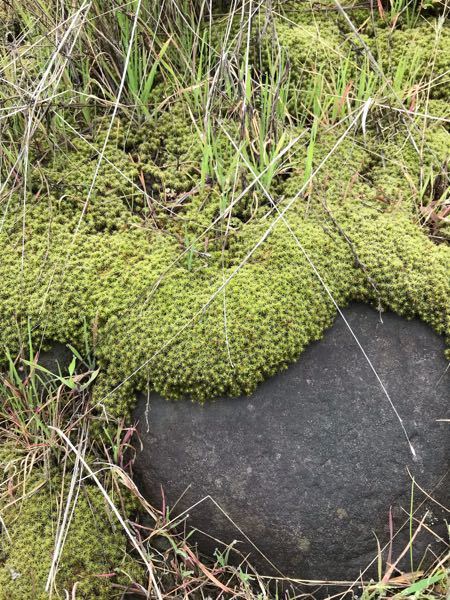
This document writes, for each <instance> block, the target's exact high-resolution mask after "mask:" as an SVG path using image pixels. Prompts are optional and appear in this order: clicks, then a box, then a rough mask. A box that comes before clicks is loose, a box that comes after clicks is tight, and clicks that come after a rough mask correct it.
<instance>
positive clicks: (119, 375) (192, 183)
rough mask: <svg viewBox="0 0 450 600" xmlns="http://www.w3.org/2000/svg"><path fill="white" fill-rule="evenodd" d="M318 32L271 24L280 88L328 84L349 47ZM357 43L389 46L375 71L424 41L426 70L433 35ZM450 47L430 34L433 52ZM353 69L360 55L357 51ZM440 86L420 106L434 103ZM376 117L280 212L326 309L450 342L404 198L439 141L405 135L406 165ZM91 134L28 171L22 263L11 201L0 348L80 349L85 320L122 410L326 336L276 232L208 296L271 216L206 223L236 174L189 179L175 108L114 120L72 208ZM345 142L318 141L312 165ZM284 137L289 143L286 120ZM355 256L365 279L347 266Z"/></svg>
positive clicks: (442, 254)
mask: <svg viewBox="0 0 450 600" xmlns="http://www.w3.org/2000/svg"><path fill="white" fill-rule="evenodd" d="M319 21H320V23H319ZM318 23H319V24H320V28H319V30H320V40H319V41H320V42H321V43H318V44H311V39H316V38H317V36H318V35H319V34H318V33H317V31H318V30H317V28H316V26H315V25H313V24H311V23H309V24H308V23H306V22H304V20H303V21H302V19H299V23H297V24H296V23H294V22H292V23H290V24H289V25H285V24H284V23H283V24H281V25H280V26H279V35H280V39H281V41H282V42H283V44H284V45H285V47H286V48H287V49H288V51H289V55H290V64H291V71H292V77H293V80H294V88H295V87H296V85H297V83H296V82H295V80H296V78H297V79H298V81H300V80H301V79H302V77H304V76H305V73H306V76H312V74H313V72H314V70H315V69H316V67H320V69H322V72H323V73H325V74H326V73H331V69H332V66H333V64H334V61H335V58H336V56H337V55H336V53H338V55H344V56H345V55H346V53H347V52H349V49H348V46H347V45H344V46H342V44H341V42H340V37H339V27H338V25H337V24H336V22H335V21H334V20H333V19H330V17H329V16H321V17H320V18H319V17H318ZM365 35H367V40H368V43H369V42H370V43H371V44H373V47H374V49H377V48H378V49H383V48H387V47H388V46H389V47H392V57H391V59H390V61H389V64H387V65H386V69H387V71H386V73H387V76H388V77H392V76H394V74H395V70H396V69H397V67H398V62H399V60H400V58H401V55H400V54H399V49H400V48H401V47H402V44H404V43H405V40H409V43H408V44H407V45H406V46H405V47H406V49H407V50H406V51H407V52H409V49H410V48H411V51H414V52H415V51H416V50H415V48H416V47H418V44H417V41H418V40H419V39H422V38H424V39H425V38H426V40H427V43H426V44H424V45H423V52H424V57H425V58H424V62H423V63H421V64H423V65H426V64H428V61H429V58H427V57H428V56H429V48H430V47H431V46H430V44H431V45H432V44H433V43H434V42H433V40H434V37H435V34H434V29H433V27H432V25H430V24H427V23H425V24H424V25H421V26H420V27H418V28H416V29H414V30H412V31H411V30H395V31H394V32H391V31H390V30H387V29H385V28H378V29H377V35H375V36H372V37H370V38H369V35H368V33H366V34H365ZM447 36H448V28H447V27H444V28H443V32H442V36H441V38H442V39H441V41H442V40H445V39H447ZM322 42H323V43H322ZM421 48H422V46H421ZM383 52H385V51H384V50H383ZM436 60H437V61H438V63H439V64H438V68H439V69H440V68H444V66H445V65H447V61H448V52H447V50H446V47H445V46H442V51H441V52H440V54H439V56H438V57H437V58H436ZM352 61H354V62H355V64H356V63H357V62H358V60H357V54H354V55H352ZM408 77H409V75H408ZM411 81H412V82H413V83H414V82H415V81H416V79H411ZM443 89H444V88H442V90H443ZM442 90H441V92H442ZM441 92H439V94H437V95H436V97H435V98H433V99H432V100H431V103H434V104H431V103H430V106H434V105H436V106H437V108H439V107H440V106H441V104H440V103H442V102H443V100H442V94H441ZM438 96H439V97H438ZM418 109H420V107H418ZM441 110H442V108H441ZM379 116H380V118H379V123H380V127H381V126H382V127H381V132H380V129H377V130H375V129H372V130H371V129H370V126H369V128H368V130H367V132H366V135H365V136H363V135H362V133H356V134H355V135H352V136H351V138H350V137H349V138H348V139H347V140H346V141H345V142H344V143H343V144H342V145H341V146H340V148H339V151H338V152H336V153H334V154H333V155H332V157H331V158H330V159H329V160H328V162H327V165H326V168H325V169H323V170H322V171H321V172H320V173H319V175H318V176H317V177H316V178H315V179H314V182H313V185H312V186H310V187H309V189H308V193H307V194H306V195H304V196H302V197H301V198H299V199H298V201H297V202H296V203H295V205H294V206H293V208H292V209H291V210H290V211H289V213H288V215H287V218H288V219H289V223H290V225H291V227H292V228H293V230H294V232H295V233H296V235H297V236H298V238H299V240H300V241H301V244H302V245H303V246H304V248H305V249H306V250H307V252H308V255H309V256H310V257H311V259H312V261H313V262H314V264H315V265H317V267H318V268H319V271H320V272H321V273H322V275H323V276H324V278H325V280H326V281H327V284H328V285H329V287H330V289H331V290H332V292H333V294H334V295H335V297H336V299H337V300H338V301H339V302H340V303H341V304H345V303H346V302H349V301H351V300H363V301H366V302H371V303H374V304H375V305H377V306H378V305H381V306H382V307H383V308H386V309H387V308H390V309H392V310H395V311H396V312H399V313H401V314H404V315H406V316H409V317H412V316H414V315H418V316H420V317H421V318H422V319H423V320H425V321H426V322H428V323H430V324H431V325H432V326H433V327H434V328H435V329H436V330H437V331H438V332H440V333H448V332H449V330H448V309H449V306H448V297H449V295H448V292H449V281H448V259H449V250H448V248H447V247H444V246H442V247H441V246H440V247H438V246H436V245H434V244H433V243H432V242H431V241H430V240H429V239H428V238H427V235H426V230H424V229H422V228H421V227H420V218H421V215H420V210H419V205H420V202H425V203H426V202H427V199H426V198H425V200H424V199H423V198H419V191H420V190H419V187H420V181H419V174H420V171H421V169H423V167H424V166H425V167H429V166H431V165H437V164H440V163H442V161H444V159H445V155H446V152H447V151H448V146H449V132H448V131H447V130H446V128H445V127H444V126H443V125H441V124H439V123H435V122H433V123H431V124H428V127H427V129H426V130H425V135H424V138H423V140H422V139H419V140H418V143H420V144H422V143H423V146H424V148H426V150H427V152H425V153H424V155H423V159H420V158H419V156H418V155H417V153H416V151H415V150H414V148H413V147H412V145H411V144H410V143H409V135H408V132H407V130H406V129H405V126H404V125H403V123H402V120H401V118H400V117H398V116H395V120H392V119H393V117H392V113H390V112H388V113H387V114H385V113H383V112H381V113H380V115H379ZM223 122H224V123H225V124H226V125H227V126H229V127H230V130H232V131H233V128H234V130H236V132H237V129H236V128H237V124H236V123H235V122H234V121H232V119H230V118H228V119H227V117H226V116H225V115H224V118H223ZM99 131H100V133H99V134H98V135H96V136H95V137H93V139H92V140H88V141H90V142H91V143H90V144H86V142H84V141H82V140H74V141H73V144H72V148H71V149H70V150H67V152H66V153H64V154H63V153H60V154H57V155H53V156H52V157H51V159H50V160H48V161H47V163H46V164H45V166H43V167H42V168H41V169H40V170H36V171H35V172H34V173H33V189H32V193H31V194H30V197H29V199H28V204H27V207H26V211H27V212H26V237H25V245H24V251H25V254H24V264H23V269H22V217H23V214H22V210H23V202H22V199H21V198H16V199H15V200H13V203H12V204H11V207H10V208H11V210H10V211H9V213H8V215H7V216H6V220H5V227H4V228H3V230H2V232H1V234H0V247H1V249H2V262H1V264H0V277H1V278H2V281H4V282H6V283H5V284H4V285H3V287H2V289H1V291H0V321H1V324H2V331H3V342H4V343H5V344H6V345H8V346H10V347H13V346H14V345H17V332H18V330H19V331H22V332H25V330H26V327H27V323H28V321H31V323H32V325H33V332H34V334H35V335H36V338H38V336H44V337H46V338H47V339H51V340H56V341H61V342H63V343H66V342H70V343H75V344H79V345H81V344H83V345H84V340H83V337H84V335H85V331H86V324H87V325H88V329H89V328H90V329H91V330H93V331H94V338H95V342H96V347H95V354H96V357H97V360H98V363H99V365H100V367H101V370H102V372H101V376H100V377H99V381H98V385H97V386H96V398H97V400H98V401H99V402H101V403H102V404H107V405H108V408H109V409H110V411H111V412H112V413H114V414H116V415H124V414H127V413H128V411H129V409H130V408H131V406H132V404H133V397H134V390H135V389H136V388H137V389H144V388H146V387H147V386H150V388H151V389H153V390H156V391H157V392H160V393H161V394H163V395H165V396H171V397H177V398H178V397H182V396H188V397H191V398H193V399H196V400H205V399H208V398H213V397H217V396H222V395H238V394H241V393H249V392H251V391H252V390H253V389H254V388H255V386H256V385H257V384H258V383H259V382H260V381H261V380H262V379H264V378H265V377H268V376H270V375H271V374H273V373H274V372H276V371H277V370H279V369H282V368H284V367H286V366H287V365H288V364H289V363H290V362H292V361H293V360H295V359H296V358H298V356H299V355H300V353H301V351H302V350H303V349H304V348H305V346H306V345H307V344H308V343H309V342H310V341H311V340H314V339H317V338H319V337H320V336H321V335H322V334H323V331H324V329H325V328H326V327H328V326H329V325H330V324H331V322H332V319H333V317H334V314H335V311H334V307H333V305H332V304H331V302H330V301H329V299H328V297H327V295H326V294H325V292H324V290H323V289H322V287H321V285H320V284H319V282H318V280H317V277H316V276H315V274H314V273H313V271H312V269H311V267H310V265H309V264H308V262H307V261H306V260H305V257H304V256H303V254H302V252H301V251H300V249H299V247H298V245H297V244H296V242H295V241H294V239H293V238H292V236H291V235H290V234H289V233H288V232H287V230H286V228H285V226H284V225H283V223H281V222H280V223H278V224H277V225H276V227H275V228H274V229H273V231H272V233H271V235H270V236H269V237H268V239H267V240H266V241H265V243H264V244H262V245H261V247H260V248H259V249H258V251H257V252H256V253H254V254H253V255H252V257H251V259H250V260H249V261H248V262H247V263H246V264H245V265H244V266H242V268H239V271H238V272H237V273H236V275H235V276H234V277H233V279H232V280H231V282H230V284H229V285H228V286H227V289H226V294H225V295H224V294H223V292H221V293H219V294H217V293H216V292H217V290H218V289H219V288H220V286H221V285H222V283H223V281H224V280H226V279H227V278H228V277H230V276H231V275H232V274H233V272H234V270H235V269H236V267H238V266H239V265H240V262H241V261H242V260H243V259H244V257H245V256H246V254H247V253H248V252H249V251H250V250H251V249H252V247H253V246H254V245H255V244H256V243H257V242H258V239H259V238H260V237H261V236H262V235H263V233H264V231H265V228H267V227H268V226H269V225H270V224H271V222H272V221H273V219H274V218H275V216H274V214H273V211H272V210H271V206H270V203H269V202H268V200H267V199H266V198H265V197H264V196H263V195H262V194H261V193H259V192H258V193H257V192H255V191H253V192H252V193H249V194H246V195H244V197H243V198H242V200H241V202H240V203H239V204H237V205H236V207H234V210H233V212H232V215H231V218H230V220H229V221H225V220H223V219H220V215H221V211H223V202H224V199H225V200H226V201H227V202H229V197H232V196H231V194H232V193H234V194H236V193H237V192H238V191H239V189H242V188H243V187H244V183H245V181H244V178H242V181H239V185H238V190H237V191H236V190H232V189H231V188H230V187H227V185H228V184H227V182H226V181H225V183H224V182H223V181H218V178H217V177H216V178H214V179H213V180H212V184H211V185H207V186H202V185H200V171H201V161H202V147H201V143H200V138H199V134H198V131H197V130H196V127H195V124H193V123H192V118H191V114H190V113H189V112H188V111H187V110H186V109H185V108H184V104H183V102H172V103H171V104H170V105H169V106H167V107H166V109H165V110H164V111H163V112H161V113H158V115H157V116H156V117H155V118H154V119H153V120H152V121H151V122H149V123H148V124H147V125H146V126H145V127H144V126H143V127H141V128H140V129H139V130H132V129H131V127H130V126H129V125H128V124H127V123H124V122H122V123H121V122H120V121H117V124H116V126H115V127H114V129H113V135H112V136H111V139H110V141H109V143H108V144H107V147H106V152H105V156H106V160H104V161H103V165H102V168H101V170H100V172H99V176H98V178H97V182H96V185H95V188H94V189H93V191H92V194H91V197H90V200H89V203H87V204H86V197H87V194H88V191H89V186H90V181H91V179H92V175H93V172H94V169H95V165H96V162H97V155H96V153H95V152H94V151H93V149H92V145H94V146H97V147H101V145H102V143H103V140H104V137H103V136H104V132H102V131H103V130H102V128H101V127H100V130H99ZM342 131H343V130H342V129H341V128H333V129H332V130H330V132H329V133H327V134H324V133H322V131H319V136H318V139H317V141H316V148H315V152H314V162H315V164H316V165H317V164H319V162H320V161H321V160H322V159H323V158H324V157H325V156H327V154H328V152H329V150H330V149H331V148H332V146H333V144H334V143H335V142H336V140H337V139H338V137H339V136H340V135H341V133H342ZM286 133H287V134H288V136H293V135H295V134H297V133H299V132H298V131H297V130H296V128H295V126H292V125H291V126H290V127H289V129H288V128H286ZM217 144H218V147H219V155H220V157H221V160H222V163H223V164H222V165H221V167H223V170H224V171H226V170H227V168H228V167H229V165H230V164H231V163H232V159H233V149H232V147H231V145H230V144H229V143H228V142H227V141H226V140H225V136H223V139H221V138H220V136H219V137H218V140H217ZM305 159H306V149H304V150H299V151H298V152H297V154H296V158H295V160H296V162H295V165H296V166H294V167H293V168H291V170H290V172H289V174H288V175H286V176H283V177H281V176H276V177H274V179H273V181H272V183H271V191H272V193H273V194H274V196H275V197H276V198H277V201H278V203H279V205H280V206H283V202H286V201H287V199H289V198H291V197H292V196H293V195H295V194H296V193H297V191H298V190H299V188H300V187H301V185H302V183H303V178H304V168H303V166H302V165H304V163H305ZM113 165H114V166H113ZM215 168H216V170H218V166H217V163H216V164H215ZM118 170H119V171H120V172H121V173H122V174H120V173H119V172H118ZM233 173H234V172H233ZM44 183H45V185H46V186H48V189H50V194H49V196H48V201H47V202H46V201H44V200H43V198H42V196H41V195H40V190H41V188H42V186H43V184H44ZM144 189H145V190H146V192H147V196H146V195H145V194H143V193H142V190H144ZM283 198H284V200H283ZM428 201H429V199H428ZM79 224H80V227H79ZM78 227H79V229H78ZM206 228H209V231H208V234H207V235H204V236H202V232H203V231H204V230H205V229H206ZM225 231H226V235H225V233H224V232H225ZM74 232H77V233H76V235H75V237H74ZM343 232H345V234H346V235H347V240H346V239H345V238H344V235H343ZM199 236H201V237H200V239H198V240H197V241H196V242H195V245H194V247H193V249H192V250H190V251H189V252H187V253H185V250H186V247H187V246H189V245H190V244H191V242H192V241H193V240H196V238H198V237H199ZM355 254H356V255H357V256H358V258H359V261H360V263H362V265H363V268H361V264H359V265H355ZM212 297H214V300H213V301H212V302H210V299H211V298H212ZM204 307H205V308H204ZM225 317H226V319H225ZM225 324H226V326H225ZM142 365H144V366H143V367H142ZM141 367H142V368H141ZM135 371H137V373H136V376H133V377H131V378H129V376H130V374H132V373H134V372H135ZM124 380H126V383H125V384H124V385H122V383H123V382H124ZM119 385H120V389H119V390H116V391H115V392H114V393H113V394H110V392H111V390H112V389H114V388H115V387H116V386H119Z"/></svg>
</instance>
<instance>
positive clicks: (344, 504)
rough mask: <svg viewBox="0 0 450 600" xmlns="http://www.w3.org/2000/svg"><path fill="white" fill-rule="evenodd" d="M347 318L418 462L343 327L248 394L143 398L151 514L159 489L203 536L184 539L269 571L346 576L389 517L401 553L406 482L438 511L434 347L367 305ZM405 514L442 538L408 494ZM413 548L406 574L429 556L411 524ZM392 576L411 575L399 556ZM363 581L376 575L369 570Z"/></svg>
mask: <svg viewBox="0 0 450 600" xmlns="http://www.w3.org/2000/svg"><path fill="white" fill-rule="evenodd" d="M345 314H346V316H347V319H348V321H349V322H350V324H351V326H352V328H353V330H354V331H355V333H356V335H357V336H358V339H359V340H360V341H361V343H362V345H363V347H364V348H365V349H366V351H367V353H368V355H369V356H370V357H371V359H372V362H373V364H374V366H375V368H376V370H377V372H378V373H379V375H380V377H381V379H382V381H383V382H384V383H385V385H386V388H387V390H388V392H389V394H390V396H391V398H392V400H393V402H394V404H395V407H396V409H397V410H398V412H399V414H400V415H401V417H402V418H403V421H404V424H405V427H406V430H407V432H408V434H409V437H410V439H411V441H412V443H413V445H414V448H415V450H416V452H417V455H418V459H417V461H413V460H412V456H411V452H410V450H409V447H408V443H407V441H406V438H405V435H404V434H403V432H402V429H401V426H400V423H399V421H398V419H397V417H396V416H395V414H394V411H393V409H392V407H391V406H390V404H389V402H388V400H387V398H386V396H385V395H384V393H383V391H382V389H381V387H380V384H379V383H378V382H377V380H376V378H375V376H374V374H373V372H372V371H371V369H370V367H369V365H368V363H367V361H366V360H365V359H364V357H363V356H362V354H361V351H360V350H359V349H358V347H357V345H356V343H355V341H354V340H353V338H352V337H351V335H350V334H349V332H348V330H347V328H346V326H345V324H344V322H343V320H342V319H341V318H340V317H338V318H337V320H336V322H335V324H334V325H333V327H332V328H331V329H330V330H329V331H328V332H327V333H326V335H325V337H324V339H323V340H321V341H320V342H317V343H314V344H312V345H311V346H310V347H309V348H308V349H307V350H306V351H305V352H304V353H303V354H302V356H301V357H300V359H299V360H298V362H297V363H296V364H293V365H292V366H291V367H290V368H289V369H288V370H286V371H284V372H283V373H280V374H279V375H277V376H275V377H273V378H272V379H270V380H268V381H266V382H265V383H263V384H262V385H261V386H260V387H259V388H258V389H257V391H256V392H255V393H254V394H253V395H251V396H249V397H241V398H235V399H223V400H220V401H217V402H212V403H207V404H206V405H204V406H201V405H198V404H194V403H191V402H189V401H178V402H170V401H166V400H164V399H162V398H160V397H158V396H152V397H151V398H150V400H149V401H148V402H147V399H146V398H143V397H141V399H140V401H139V403H138V406H137V409H136V412H135V418H136V420H137V421H138V430H139V435H140V439H141V441H142V444H143V449H142V450H139V449H138V450H137V456H136V462H135V467H134V469H135V475H136V478H137V481H138V482H140V485H141V489H142V491H143V493H144V494H145V496H146V497H147V498H148V499H149V500H150V501H151V502H152V503H154V504H155V505H157V506H159V507H160V506H161V491H160V490H161V488H160V486H162V487H163V489H164V493H165V495H166V501H167V503H168V505H169V506H175V511H174V513H175V514H181V513H183V511H188V514H189V518H188V519H187V525H188V526H191V527H195V528H198V529H199V530H200V531H201V532H205V533H204V534H203V533H200V532H197V533H196V536H195V539H196V540H197V543H198V545H199V547H200V549H201V550H202V551H203V552H204V553H206V554H209V555H211V554H212V552H213V551H214V548H216V547H219V548H221V547H222V546H221V544H220V543H219V542H217V541H216V540H213V539H211V537H209V536H213V537H214V538H217V539H218V540H220V541H222V542H224V543H230V542H231V541H232V540H234V539H237V540H241V541H242V543H240V544H239V545H238V548H240V550H241V551H242V552H251V560H252V561H253V563H254V564H256V565H257V566H258V567H259V568H260V569H263V570H265V571H266V572H275V573H277V572H281V573H283V574H285V575H290V576H295V577H299V578H307V579H345V580H353V579H356V578H357V577H358V575H359V573H360V571H361V570H363V569H365V568H366V567H367V565H368V564H369V563H370V562H371V561H372V560H373V559H374V558H375V556H376V553H377V541H376V537H375V535H376V536H377V537H378V539H379V540H380V543H381V545H382V546H384V545H385V544H387V543H388V541H389V539H390V527H389V521H390V518H389V514H390V507H392V508H391V514H392V519H393V527H394V532H395V533H396V536H395V538H394V543H393V550H392V556H393V557H394V558H395V557H396V556H397V555H398V554H399V553H400V552H401V550H402V549H403V548H404V547H405V545H406V544H407V543H408V540H409V507H410V496H411V487H412V480H411V476H412V475H414V477H415V479H416V482H417V484H419V485H420V486H421V487H422V488H423V489H425V490H427V491H430V492H431V493H432V495H433V497H434V498H435V499H436V500H438V501H439V502H441V503H442V504H444V505H448V500H449V497H448V478H447V480H446V482H445V481H444V479H445V476H446V473H447V475H448V462H447V461H448V449H449V435H448V432H449V429H448V423H445V422H442V421H441V422H439V421H438V419H443V418H446V416H447V417H448V415H446V412H447V408H448V399H449V396H448V389H449V388H448V374H446V368H447V366H448V365H447V363H446V360H445V358H444V342H443V340H442V339H441V338H440V337H439V336H437V335H436V334H435V333H433V332H432V331H431V330H430V328H429V327H427V326H425V325H424V324H423V323H421V322H419V321H406V320H404V319H402V318H400V317H398V316H396V315H393V314H383V316H382V320H383V322H381V320H380V315H379V314H378V313H377V312H376V311H374V310H372V309H370V308H368V307H366V306H361V305H353V306H352V307H350V308H349V309H348V310H346V311H345ZM147 405H148V406H147ZM147 408H148V409H149V410H148V413H147V414H145V413H146V411H147ZM408 469H409V471H410V473H411V475H410V473H409V472H408ZM202 500H203V501H202ZM213 500H214V501H215V502H216V503H217V505H216V504H215V503H214V502H213ZM197 502H200V504H199V505H197V506H196V507H195V508H191V507H192V506H193V505H194V504H196V503H197ZM218 506H220V509H219V508H218ZM221 509H222V510H223V511H224V513H226V514H227V515H228V517H229V519H228V518H227V517H225V516H224V513H222V512H221ZM414 510H416V512H415V514H414V518H415V519H417V520H420V519H421V518H422V516H423V515H424V514H425V512H426V511H427V510H428V511H429V515H428V517H427V520H426V524H427V525H430V523H433V525H434V527H437V531H439V532H440V535H441V536H442V537H443V538H444V539H445V538H446V533H445V523H444V517H446V518H448V514H445V511H444V510H443V509H442V508H440V506H439V505H438V504H436V503H435V502H434V501H432V500H430V499H429V498H428V497H427V496H424V494H423V493H422V492H421V491H420V489H418V488H417V487H415V490H414ZM417 522H418V521H415V522H414V523H415V525H414V527H415V526H416V524H417ZM233 523H234V524H235V525H234V524H233ZM402 524H404V525H405V526H404V527H403V529H401V526H402ZM400 529H401V530H400ZM399 530H400V531H399ZM245 536H248V539H250V540H251V542H252V544H254V546H253V545H252V544H250V543H249V542H248V539H246V537H245ZM429 544H430V547H429V548H428V549H427V547H428V545H429ZM256 548H258V550H256ZM414 548H415V551H414V557H415V558H414V560H415V562H414V567H415V568H417V567H418V566H419V561H420V559H421V558H423V557H424V556H425V557H426V559H432V558H433V552H439V542H438V540H437V539H436V538H435V537H434V536H433V535H431V534H428V533H427V530H426V528H425V527H422V529H421V531H420V532H419V535H418V536H417V538H416V540H415V544H414ZM262 555H264V556H265V557H267V560H266V559H265V558H263V556H262ZM383 556H384V559H385V560H386V559H387V557H388V549H386V550H385V552H384V554H383ZM401 566H402V568H404V569H406V570H410V569H411V566H410V563H409V553H406V559H405V561H404V562H403V563H402V564H401ZM367 575H376V563H374V564H373V565H372V567H371V568H370V569H369V570H368V571H367V573H366V576H367Z"/></svg>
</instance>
